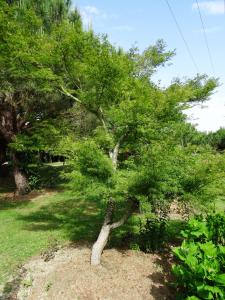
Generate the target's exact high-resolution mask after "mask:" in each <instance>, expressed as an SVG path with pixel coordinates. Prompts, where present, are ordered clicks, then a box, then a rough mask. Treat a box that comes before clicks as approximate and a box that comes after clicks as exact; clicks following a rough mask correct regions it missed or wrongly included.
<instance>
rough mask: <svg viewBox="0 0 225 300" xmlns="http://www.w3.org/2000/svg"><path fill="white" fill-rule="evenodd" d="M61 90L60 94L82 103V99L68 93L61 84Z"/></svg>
mask: <svg viewBox="0 0 225 300" xmlns="http://www.w3.org/2000/svg"><path fill="white" fill-rule="evenodd" d="M61 92H62V94H64V95H66V96H68V97H70V98H72V99H73V100H75V101H76V102H78V103H80V104H83V103H82V101H81V100H80V99H78V98H77V97H75V96H74V95H72V94H70V93H69V92H68V91H67V90H66V89H65V88H64V87H63V86H61Z"/></svg>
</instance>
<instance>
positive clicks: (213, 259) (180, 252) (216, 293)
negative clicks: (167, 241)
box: [172, 214, 225, 300]
mask: <svg viewBox="0 0 225 300" xmlns="http://www.w3.org/2000/svg"><path fill="white" fill-rule="evenodd" d="M222 217H224V215H219V214H217V215H209V216H207V218H206V219H203V218H198V219H192V220H190V221H189V223H188V228H187V229H186V230H185V231H184V232H183V236H184V237H185V240H184V241H183V243H182V245H181V246H180V247H177V248H174V249H173V253H174V255H175V256H176V257H177V258H178V259H179V260H180V264H177V265H174V266H173V268H172V271H173V273H174V275H175V277H176V279H177V281H176V285H177V287H179V288H184V298H185V295H186V296H187V295H190V297H188V298H187V299H195V298H192V297H197V299H221V300H222V299H224V297H225V273H224V271H225V259H224V258H225V250H224V248H225V247H224V246H223V245H220V244H218V242H219V241H221V236H220V237H218V240H217V241H216V240H215V237H214V235H212V232H214V227H213V226H212V224H215V226H216V227H215V228H216V229H218V231H220V228H221V227H223V226H224V224H222V223H221V225H220V226H218V223H217V220H218V219H220V218H222ZM224 236H225V234H224ZM211 239H213V240H211ZM204 241H205V242H204ZM214 241H215V242H216V244H214ZM191 295H192V296H191ZM198 297H199V298H198Z"/></svg>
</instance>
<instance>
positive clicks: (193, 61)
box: [165, 0, 199, 73]
mask: <svg viewBox="0 0 225 300" xmlns="http://www.w3.org/2000/svg"><path fill="white" fill-rule="evenodd" d="M165 2H166V4H167V6H168V8H169V11H170V13H171V16H172V18H173V20H174V22H175V24H176V26H177V29H178V31H179V34H180V36H181V38H182V40H183V42H184V44H185V47H186V49H187V52H188V54H189V56H190V59H191V61H192V63H193V65H194V66H195V68H196V71H197V73H199V69H198V66H197V64H196V62H195V60H194V57H193V55H192V53H191V49H190V47H189V46H188V43H187V41H186V39H185V37H184V34H183V32H182V29H181V27H180V25H179V23H178V21H177V18H176V16H175V13H174V11H173V9H172V7H171V5H170V3H169V1H168V0H165Z"/></svg>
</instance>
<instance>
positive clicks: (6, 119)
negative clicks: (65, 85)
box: [0, 0, 72, 194]
mask: <svg viewBox="0 0 225 300" xmlns="http://www.w3.org/2000/svg"><path fill="white" fill-rule="evenodd" d="M18 3H22V4H21V7H20V6H19V7H18ZM27 3H28V1H22V2H21V1H20V2H18V1H15V3H14V4H13V3H12V5H8V4H6V3H5V1H3V0H1V6H0V57H1V59H0V70H1V71H0V81H1V83H0V136H1V142H2V143H1V145H2V146H1V148H2V153H3V149H5V148H6V147H7V148H9V145H10V144H11V143H15V141H16V138H17V136H18V135H21V134H23V133H26V131H27V130H28V129H29V130H30V129H31V128H32V127H34V126H35V124H39V123H40V122H42V121H43V120H44V121H46V120H47V119H49V118H50V119H52V118H56V116H58V115H59V114H60V113H61V112H62V111H63V110H65V109H67V108H68V107H71V101H70V100H68V99H66V97H64V96H63V95H62V94H61V93H60V92H59V88H60V86H61V85H62V82H63V81H62V77H61V74H60V72H57V71H58V69H57V65H58V64H59V62H60V58H59V57H58V56H57V52H56V53H55V48H56V43H57V41H56V40H54V35H53V33H49V32H48V31H47V29H46V30H45V28H46V26H47V25H46V22H45V19H43V18H44V17H46V16H47V14H44V16H42V10H41V9H42V8H43V7H44V8H45V6H43V5H47V3H48V1H42V4H40V5H39V4H37V3H36V2H35V3H36V4H35V5H34V4H32V5H31V8H30V6H28V7H27ZM54 3H55V4H54ZM56 3H57V5H58V4H59V1H51V5H53V4H54V5H56ZM60 3H61V4H62V3H64V2H63V1H61V2H60ZM65 3H66V2H65ZM65 3H64V4H65ZM61 4H60V5H59V8H60V7H61V10H63V9H62V5H61ZM67 4H68V3H67ZM51 5H50V11H51V12H52V13H53V15H54V16H55V12H56V6H54V7H55V9H54V11H53V10H52V9H51V7H52V6H51ZM64 6H66V4H65V5H64ZM64 6H63V7H64ZM57 7H58V6H57ZM34 8H35V9H34ZM38 9H39V10H38ZM37 10H38V13H37V12H36V11H37ZM61 10H60V12H61ZM39 15H41V17H43V18H41V17H40V16H39ZM62 15H64V13H62ZM51 18H53V20H51V24H52V29H53V24H55V26H56V28H57V26H60V24H61V23H58V22H59V20H58V19H57V16H55V17H53V16H51ZM56 19H57V21H56ZM49 22H50V21H49ZM62 23H63V21H62ZM71 27H72V25H71ZM48 29H49V28H48ZM52 53H55V54H54V55H52ZM11 157H12V161H13V165H14V171H13V173H14V178H15V183H16V186H17V191H18V193H19V194H24V193H27V192H28V191H29V185H28V182H27V179H26V176H25V173H24V172H23V162H22V161H21V157H22V156H21V155H20V154H19V153H18V151H17V149H16V147H14V148H13V149H12V148H11Z"/></svg>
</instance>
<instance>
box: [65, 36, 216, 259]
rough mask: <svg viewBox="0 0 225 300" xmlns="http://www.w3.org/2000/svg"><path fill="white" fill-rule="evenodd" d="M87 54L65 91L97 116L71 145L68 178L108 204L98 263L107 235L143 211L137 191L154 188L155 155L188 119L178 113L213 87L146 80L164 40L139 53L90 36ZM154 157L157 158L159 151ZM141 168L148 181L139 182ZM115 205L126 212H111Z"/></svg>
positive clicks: (162, 55)
mask: <svg viewBox="0 0 225 300" xmlns="http://www.w3.org/2000/svg"><path fill="white" fill-rule="evenodd" d="M84 51H85V54H84V58H83V68H81V69H82V73H81V74H80V77H78V78H77V82H79V85H78V88H77V89H76V90H72V89H71V87H70V82H69V81H68V85H67V87H63V89H62V90H63V92H64V94H65V95H67V96H68V97H70V98H71V99H73V100H74V101H75V102H77V104H78V105H80V107H82V108H83V109H85V110H86V111H87V112H89V113H92V114H93V115H94V116H95V117H96V128H95V129H94V130H93V132H92V134H89V136H86V137H84V138H83V139H80V140H79V141H76V142H75V144H74V146H73V147H72V146H71V145H70V148H72V149H70V154H68V156H70V158H72V161H73V163H72V165H73V168H74V171H73V172H72V173H71V174H70V175H69V177H70V178H71V180H72V185H74V187H75V189H76V190H77V191H78V190H79V191H80V193H81V194H84V195H85V197H86V198H87V197H90V198H91V199H95V198H96V197H97V198H98V197H99V198H101V199H102V200H103V201H104V202H105V207H106V208H105V209H106V211H105V218H104V222H103V225H102V228H101V230H100V233H99V236H98V238H97V241H96V242H95V244H94V245H93V248H92V254H91V264H92V265H98V264H99V263H100V258H101V254H102V251H103V249H104V247H105V245H106V243H107V241H108V238H109V234H110V232H111V230H113V229H115V228H118V227H119V226H121V225H122V224H124V222H126V220H127V219H128V218H129V217H130V215H131V214H132V213H133V212H134V211H136V210H137V209H138V206H140V204H141V199H142V198H143V195H141V193H139V190H140V187H142V190H143V187H144V186H145V187H146V188H145V193H146V194H148V195H145V196H147V198H148V199H149V193H150V192H151V189H152V190H154V189H156V188H157V185H159V182H160V177H158V176H156V175H155V177H154V178H153V177H152V174H153V173H152V170H151V166H152V165H153V153H154V151H156V150H157V149H159V146H160V144H162V143H163V145H164V146H166V149H172V148H174V147H175V145H176V144H178V142H177V140H176V132H177V131H176V130H177V126H178V125H179V124H183V123H184V121H185V117H184V115H183V113H182V110H183V109H184V107H187V103H188V102H192V101H200V100H202V101H203V100H205V99H207V98H208V96H209V95H210V94H211V92H212V90H213V89H214V88H215V86H216V84H217V83H216V81H215V80H214V79H207V78H206V77H205V76H197V77H196V78H194V79H192V80H187V81H186V82H180V81H178V80H176V81H175V82H173V83H172V84H171V85H170V86H169V87H168V88H166V89H160V88H159V87H158V86H156V85H155V84H154V83H153V82H151V80H150V76H151V75H152V74H153V73H154V72H155V70H156V69H157V67H159V66H161V65H164V64H165V63H166V62H167V61H168V60H169V59H170V58H171V57H172V56H173V54H174V53H173V52H166V51H165V45H164V44H163V42H162V41H159V42H157V43H156V45H155V46H152V47H149V48H148V49H147V50H146V51H144V53H143V54H139V53H138V52H137V50H136V49H132V50H131V51H130V52H129V53H125V52H124V51H122V50H121V49H119V50H117V49H115V48H114V47H113V46H111V45H110V44H109V42H108V41H107V39H106V38H104V37H103V38H102V40H101V39H97V38H96V37H94V36H91V35H90V36H89V39H88V45H86V47H84ZM168 136H169V137H168ZM164 141H167V142H166V144H165V143H164ZM161 150H162V149H161ZM161 152H162V151H161ZM157 155H158V156H157V157H158V158H156V159H159V156H160V151H158V154H157ZM143 158H144V159H143ZM165 158H166V156H165ZM147 161H149V164H146V162H147ZM160 161H161V160H160ZM164 166H165V164H164ZM162 169H163V167H162ZM144 170H145V171H147V173H146V174H148V176H144V177H143V178H142V177H141V179H140V175H141V174H142V173H143V171H144ZM148 170H150V171H149V172H148ZM139 180H140V181H139ZM145 180H146V181H145ZM137 183H138V184H137ZM152 196H154V194H153V195H152ZM153 198H154V197H153ZM156 200H159V198H156ZM119 203H120V204H121V205H122V207H123V212H121V210H116V208H117V207H118V205H119ZM119 215H121V218H119Z"/></svg>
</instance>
